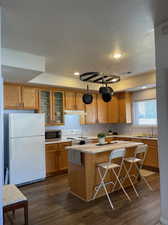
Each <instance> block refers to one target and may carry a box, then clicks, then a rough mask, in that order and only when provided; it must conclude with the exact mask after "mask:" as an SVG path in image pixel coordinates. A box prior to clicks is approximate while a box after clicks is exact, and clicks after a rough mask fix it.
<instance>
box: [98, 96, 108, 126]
mask: <svg viewBox="0 0 168 225" xmlns="http://www.w3.org/2000/svg"><path fill="white" fill-rule="evenodd" d="M107 106H108V103H107V102H104V101H103V99H102V96H101V95H98V97H97V114H98V122H99V123H107V122H108V118H107V115H108V114H107Z"/></svg>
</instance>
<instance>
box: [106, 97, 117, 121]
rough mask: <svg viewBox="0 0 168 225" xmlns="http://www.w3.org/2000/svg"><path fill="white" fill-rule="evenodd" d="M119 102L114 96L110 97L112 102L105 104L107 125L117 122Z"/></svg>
mask: <svg viewBox="0 0 168 225" xmlns="http://www.w3.org/2000/svg"><path fill="white" fill-rule="evenodd" d="M118 104H119V102H118V97H117V96H116V95H114V96H112V100H111V101H110V102H108V104H107V118H108V123H118V122H119V105H118Z"/></svg>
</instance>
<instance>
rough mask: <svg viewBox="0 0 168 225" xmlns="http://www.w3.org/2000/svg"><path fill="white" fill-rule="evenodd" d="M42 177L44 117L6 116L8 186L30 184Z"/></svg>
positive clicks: (19, 114)
mask: <svg viewBox="0 0 168 225" xmlns="http://www.w3.org/2000/svg"><path fill="white" fill-rule="evenodd" d="M45 176H46V170H45V119H44V114H40V113H11V114H9V182H10V184H17V185H20V184H27V183H32V182H35V181H40V180H42V179H44V178H45Z"/></svg>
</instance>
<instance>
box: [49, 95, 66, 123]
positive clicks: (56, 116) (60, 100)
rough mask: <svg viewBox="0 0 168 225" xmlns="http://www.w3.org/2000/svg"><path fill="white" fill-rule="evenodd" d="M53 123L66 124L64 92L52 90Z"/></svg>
mask: <svg viewBox="0 0 168 225" xmlns="http://www.w3.org/2000/svg"><path fill="white" fill-rule="evenodd" d="M52 123H54V124H57V125H62V124H64V92H63V91H53V92H52Z"/></svg>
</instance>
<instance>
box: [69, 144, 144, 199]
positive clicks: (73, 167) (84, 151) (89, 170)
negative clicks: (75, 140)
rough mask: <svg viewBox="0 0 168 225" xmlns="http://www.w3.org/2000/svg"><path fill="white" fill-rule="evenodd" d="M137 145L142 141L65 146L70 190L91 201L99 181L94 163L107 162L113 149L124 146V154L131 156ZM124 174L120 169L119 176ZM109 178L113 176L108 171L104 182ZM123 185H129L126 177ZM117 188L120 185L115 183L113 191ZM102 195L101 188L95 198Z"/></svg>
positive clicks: (109, 188) (132, 172) (111, 178)
mask: <svg viewBox="0 0 168 225" xmlns="http://www.w3.org/2000/svg"><path fill="white" fill-rule="evenodd" d="M138 145H142V143H138V142H131V141H112V142H111V143H109V144H107V145H103V146H99V145H98V144H96V143H93V144H85V145H73V146H68V147H66V149H67V150H68V177H69V185H70V192H71V193H72V194H73V195H75V196H77V197H79V198H80V199H82V200H85V201H91V200H92V198H93V193H94V191H95V188H96V187H97V186H98V184H99V183H100V178H99V176H98V173H97V169H96V165H97V164H99V163H102V162H107V161H108V158H109V154H110V153H111V151H113V150H115V149H120V148H125V149H126V156H132V155H133V154H134V151H135V148H136V147H137V146H138ZM117 160H118V159H117ZM127 166H128V165H127ZM131 174H132V175H133V174H136V171H135V170H134V169H133V170H132V171H131ZM124 175H125V171H122V172H121V176H124ZM111 180H114V176H113V174H112V173H109V174H108V176H107V180H106V182H109V181H111ZM134 182H137V181H134ZM124 186H125V187H128V186H130V182H129V180H128V179H126V181H125V182H124ZM119 188H120V187H119V186H117V185H116V189H115V191H116V190H118V189H119ZM107 190H108V192H111V190H112V185H111V184H109V185H107ZM103 195H105V193H104V190H103V189H102V190H101V191H100V192H99V194H98V195H97V198H99V197H101V196H103Z"/></svg>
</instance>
